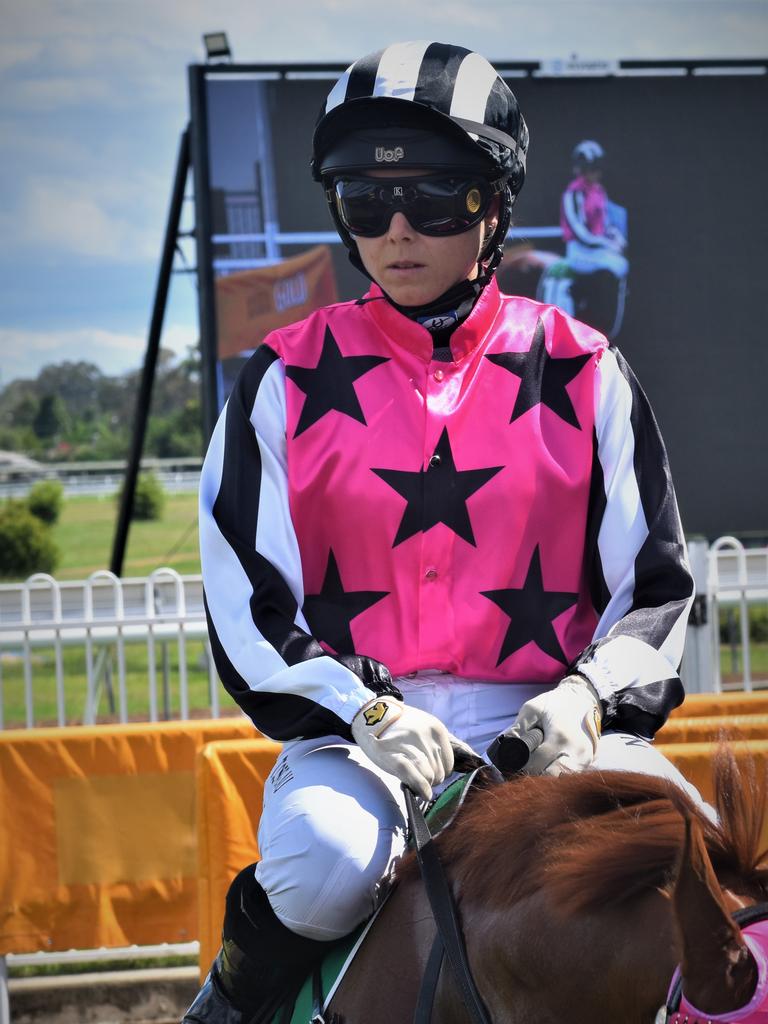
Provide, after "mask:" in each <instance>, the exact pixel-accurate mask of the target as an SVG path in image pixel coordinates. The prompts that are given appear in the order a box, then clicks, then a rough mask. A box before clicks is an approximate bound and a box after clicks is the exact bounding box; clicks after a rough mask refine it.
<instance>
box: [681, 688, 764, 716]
mask: <svg viewBox="0 0 768 1024" xmlns="http://www.w3.org/2000/svg"><path fill="white" fill-rule="evenodd" d="M699 715H768V691H766V690H757V691H753V692H747V691H745V690H732V691H730V692H729V693H689V694H688V696H687V697H686V698H685V700H684V701H683V703H682V704H681V705H680V707H679V708H675V710H674V711H673V712H672V714H671V715H670V718H693V717H694V716H699Z"/></svg>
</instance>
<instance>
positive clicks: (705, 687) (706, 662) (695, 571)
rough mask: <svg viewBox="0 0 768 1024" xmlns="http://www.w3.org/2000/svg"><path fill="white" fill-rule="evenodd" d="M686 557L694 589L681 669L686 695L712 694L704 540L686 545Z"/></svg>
mask: <svg viewBox="0 0 768 1024" xmlns="http://www.w3.org/2000/svg"><path fill="white" fill-rule="evenodd" d="M688 557H689V559H690V563H691V573H692V575H693V580H694V584H695V588H696V592H695V596H694V599H693V607H692V608H691V615H690V618H689V620H688V629H687V630H686V640H685V653H684V655H683V663H682V665H681V667H680V675H681V677H682V680H683V683H684V685H685V689H686V691H687V692H688V693H712V692H713V691H715V690H716V689H717V687H716V684H715V674H714V672H713V664H712V657H713V655H712V646H711V643H710V636H709V629H710V627H709V625H708V619H709V615H710V603H709V601H708V593H707V581H708V576H709V549H708V546H707V542H706V541H705V540H692V541H690V542H689V544H688Z"/></svg>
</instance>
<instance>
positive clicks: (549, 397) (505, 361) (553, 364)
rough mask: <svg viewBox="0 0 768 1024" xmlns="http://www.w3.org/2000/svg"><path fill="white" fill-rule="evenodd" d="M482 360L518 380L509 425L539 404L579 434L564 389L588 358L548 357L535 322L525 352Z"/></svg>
mask: <svg viewBox="0 0 768 1024" xmlns="http://www.w3.org/2000/svg"><path fill="white" fill-rule="evenodd" d="M485 358H486V359H490V361H491V362H492V363H496V365H497V366H503V367H504V369H505V370H509V372H510V373H514V374H515V376H516V377H519V378H520V390H519V391H518V392H517V398H516V399H515V407H514V409H513V410H512V416H511V417H510V420H509V422H510V423H512V422H514V420H516V419H518V418H519V417H520V416H522V415H523V413H525V412H528V410H529V409H533V407H534V406H535V405H539V404H541V405H546V407H547V408H548V409H551V410H552V412H554V413H556V414H557V415H558V416H559V417H560V419H562V420H565V422H566V423H570V424H571V426H572V427H576V429H577V430H581V424H580V423H579V420H578V417H577V416H576V410H575V409H574V408H573V402H572V401H571V398H570V395H569V394H568V392H567V391H566V390H565V385H566V384H569V383H570V382H571V381H572V380H573V378H574V377H575V376H576V374H577V373H578V372H579V370H581V368H582V366H583V365H584V364H585V363H587V362H589V360H590V359H591V358H592V356H591V354H589V353H587V354H586V355H583V356H569V357H566V358H564V359H558V358H556V357H553V356H551V355H550V354H549V352H547V346H546V345H545V344H544V325H543V324H542V322H541V320H538V321H537V322H536V330H535V331H534V334H533V342H532V343H531V347H530V349H529V351H528V352H499V353H498V354H494V355H488V356H486V357H485Z"/></svg>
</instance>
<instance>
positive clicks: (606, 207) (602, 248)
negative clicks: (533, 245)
mask: <svg viewBox="0 0 768 1024" xmlns="http://www.w3.org/2000/svg"><path fill="white" fill-rule="evenodd" d="M604 162H605V151H604V149H603V147H602V146H601V145H600V143H599V142H596V141H595V140H594V139H585V140H584V141H582V142H580V143H579V144H578V145H577V146H576V147H575V148H574V150H573V153H572V154H571V164H572V168H573V179H572V180H571V182H570V183H569V185H568V187H567V188H566V190H565V192H564V193H563V196H562V198H561V201H560V228H561V230H562V233H563V240H564V241H565V259H564V260H558V261H556V262H555V263H553V264H551V265H550V266H548V267H547V268H546V269H545V270H544V273H543V274H542V277H541V280H540V282H539V286H538V289H537V298H539V299H541V300H542V301H543V302H551V303H553V304H554V305H556V306H559V307H560V308H561V309H563V310H564V311H565V312H566V313H570V314H571V315H572V316H573V315H579V314H580V315H581V316H583V317H584V319H585V320H587V321H588V322H589V323H590V324H591V326H593V327H596V328H597V329H598V330H601V331H602V332H603V333H604V334H605V335H606V337H607V338H609V339H610V340H613V339H614V338H615V337H616V336H617V335H618V333H619V331H620V329H621V324H622V321H623V319H624V304H625V300H626V289H627V274H628V272H629V263H628V261H627V259H626V257H625V256H624V252H625V250H626V247H627V212H626V210H625V209H624V207H623V206H619V205H618V204H617V203H613V202H611V200H610V199H609V198H608V194H607V192H606V190H605V187H604V186H603V184H602V175H603V166H604Z"/></svg>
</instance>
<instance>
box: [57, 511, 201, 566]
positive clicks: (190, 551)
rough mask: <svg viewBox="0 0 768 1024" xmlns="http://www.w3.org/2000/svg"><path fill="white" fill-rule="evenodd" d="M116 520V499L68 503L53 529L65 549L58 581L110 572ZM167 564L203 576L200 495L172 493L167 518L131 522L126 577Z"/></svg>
mask: <svg viewBox="0 0 768 1024" xmlns="http://www.w3.org/2000/svg"><path fill="white" fill-rule="evenodd" d="M116 522H117V503H116V501H115V499H114V497H112V496H111V495H110V496H108V497H99V498H94V497H76V498H67V499H65V501H64V507H63V509H62V513H61V518H60V519H59V522H58V523H57V524H56V526H55V527H54V530H53V537H54V540H55V541H56V543H57V545H58V546H59V550H60V551H61V560H60V562H59V565H58V568H57V569H56V572H55V573H54V575H55V576H56V578H57V579H62V580H73V579H85V578H86V577H87V576H89V575H90V573H92V572H95V571H96V570H97V569H108V568H109V563H110V559H111V555H112V543H113V540H114V534H115V525H116ZM165 565H168V566H171V567H172V568H173V569H175V570H176V571H177V572H180V573H198V572H200V558H199V555H198V547H197V495H196V494H169V495H167V496H166V501H165V508H164V510H163V515H162V518H161V519H159V520H156V521H149V522H133V523H131V528H130V531H129V533H128V547H127V549H126V557H125V565H124V567H123V576H147V575H149V573H151V572H152V570H153V569H157V568H159V567H160V566H165Z"/></svg>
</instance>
